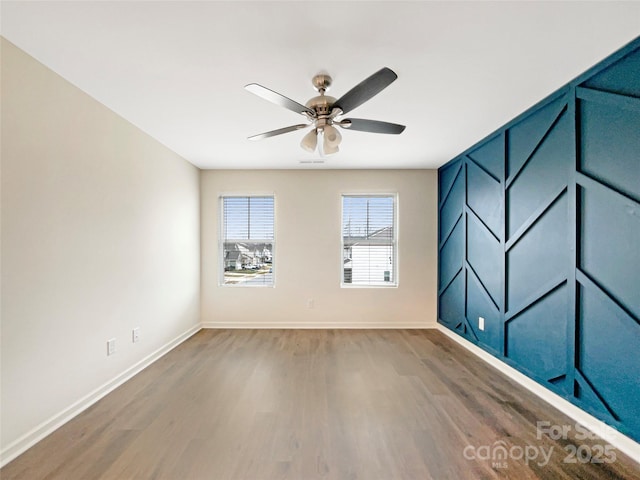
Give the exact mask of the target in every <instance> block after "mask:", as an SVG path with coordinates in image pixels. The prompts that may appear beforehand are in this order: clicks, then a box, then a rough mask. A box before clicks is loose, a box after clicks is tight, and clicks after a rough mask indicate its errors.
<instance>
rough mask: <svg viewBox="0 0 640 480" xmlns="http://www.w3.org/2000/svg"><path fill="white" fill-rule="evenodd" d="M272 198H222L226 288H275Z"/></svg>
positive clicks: (222, 233) (222, 236) (223, 256)
mask: <svg viewBox="0 0 640 480" xmlns="http://www.w3.org/2000/svg"><path fill="white" fill-rule="evenodd" d="M273 204H274V202H273V197H272V196H271V197H266V196H263V197H258V196H255V197H222V225H221V229H220V231H221V235H220V244H221V245H220V250H221V257H220V258H221V259H222V261H221V262H220V263H221V268H222V272H221V278H222V280H221V283H222V284H223V285H241V286H273V265H274V263H273V253H274V245H275V242H274V235H273V230H274V229H273Z"/></svg>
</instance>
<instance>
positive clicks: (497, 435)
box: [0, 330, 640, 480]
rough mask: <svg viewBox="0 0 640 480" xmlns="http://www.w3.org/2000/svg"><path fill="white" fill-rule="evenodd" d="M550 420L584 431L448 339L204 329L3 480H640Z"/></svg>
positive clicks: (394, 333) (21, 460)
mask: <svg viewBox="0 0 640 480" xmlns="http://www.w3.org/2000/svg"><path fill="white" fill-rule="evenodd" d="M537 421H548V422H550V424H552V425H569V426H574V425H575V422H574V421H572V420H570V419H569V418H567V417H565V416H564V415H562V414H561V413H559V412H558V411H556V410H555V409H553V408H551V407H549V406H548V405H547V404H546V403H544V402H543V401H541V400H539V399H538V398H537V397H535V396H534V395H532V394H530V393H529V392H527V391H526V390H524V389H523V388H522V387H520V386H519V385H517V384H515V383H514V382H512V381H511V380H509V379H508V378H507V377H505V376H504V375H502V374H501V373H499V372H498V371H497V370H495V369H494V368H492V367H491V366H488V365H487V364H485V363H483V362H482V361H480V360H478V359H477V358H476V357H475V356H473V355H472V354H471V353H469V352H467V351H466V350H464V349H463V348H462V347H460V346H459V345H457V344H455V343H454V342H452V341H451V340H450V339H448V338H447V337H446V336H445V335H443V334H442V333H440V332H438V331H436V330H202V331H200V332H199V333H197V334H196V335H195V336H193V337H192V338H191V339H189V340H188V341H186V342H185V343H183V344H182V345H180V346H179V347H177V348H176V349H174V350H173V351H172V352H170V353H169V354H167V355H166V356H164V357H163V358H161V359H160V360H158V361H157V362H156V363H154V364H153V365H151V366H150V367H149V368H147V369H146V370H144V371H143V372H141V373H140V374H138V375H137V376H136V377H134V378H133V379H131V380H130V381H129V382H127V383H126V384H124V385H122V386H121V387H120V388H118V389H117V390H115V391H114V392H112V393H111V394H110V395H108V396H106V397H105V398H104V399H102V400H101V401H100V402H98V403H96V404H95V405H94V406H92V407H91V408H89V409H88V410H87V411H85V412H83V413H82V414H81V415H79V416H78V417H76V418H75V419H74V420H72V421H71V422H69V423H68V424H66V425H64V426H63V427H61V428H60V429H59V430H57V431H56V432H54V433H53V434H52V435H50V436H49V437H47V438H45V439H44V440H42V441H41V442H40V443H38V444H37V445H36V446H34V447H33V448H31V449H30V450H29V451H27V452H26V453H24V454H23V455H21V456H20V457H18V458H17V459H16V460H14V461H13V462H11V463H10V464H8V465H7V466H5V468H3V469H2V470H1V471H0V478H2V480H11V479H29V480H31V479H65V480H75V479H79V480H80V479H81V480H89V479H116V480H124V479H171V480H174V479H175V480H183V479H194V480H201V479H202V480H205V479H206V480H226V479H234V480H235V479H237V480H272V479H273V480H284V479H292V480H307V479H309V480H312V479H324V480H330V479H331V480H333V479H336V480H360V479H362V480H378V479H379V480H395V479H407V480H423V479H425V480H427V479H434V480H442V479H445V480H446V479H452V480H463V479H474V480H475V479H503V478H508V479H518V480H525V479H536V478H542V479H553V480H556V479H575V478H580V479H585V480H602V479H639V478H640V466H639V465H638V464H636V463H634V462H633V461H631V460H630V459H629V458H628V457H626V456H625V455H623V454H622V453H621V452H619V451H615V454H616V457H617V458H616V461H615V462H613V463H590V462H588V460H589V459H588V458H587V459H586V460H587V462H588V463H581V461H580V460H582V461H584V460H585V457H584V455H583V456H582V457H581V458H579V459H577V458H576V462H575V463H565V462H564V460H565V458H566V457H567V456H568V455H569V453H570V449H571V447H570V446H571V445H574V446H575V447H579V446H581V445H587V446H588V447H584V448H582V450H581V453H582V454H584V453H585V452H586V451H587V449H589V450H590V451H591V453H596V454H597V453H598V447H597V446H598V445H602V446H604V445H605V444H606V442H605V441H603V440H601V439H594V440H589V441H583V440H577V439H575V429H574V428H572V432H571V433H570V436H569V438H567V439H560V440H558V441H554V440H552V439H551V438H549V436H547V435H542V437H541V438H537V436H536V422H537ZM496 442H499V443H496ZM499 445H502V446H504V447H506V448H507V449H508V450H509V452H510V453H509V454H508V457H507V458H506V459H504V460H500V461H496V460H491V459H484V458H486V455H487V454H491V453H493V452H496V451H497V448H498V446H499ZM541 449H544V452H545V454H547V453H548V452H549V451H550V450H551V454H550V461H549V462H548V463H544V458H543V456H542V450H541ZM525 450H527V451H528V453H529V456H533V454H534V453H537V455H538V456H537V458H535V459H533V460H529V461H526V460H525V459H524V458H518V457H521V454H523V453H524V452H525ZM587 453H588V452H587ZM474 456H475V458H474ZM478 457H479V458H478ZM596 457H597V455H596ZM602 458H604V457H602ZM596 460H597V458H596Z"/></svg>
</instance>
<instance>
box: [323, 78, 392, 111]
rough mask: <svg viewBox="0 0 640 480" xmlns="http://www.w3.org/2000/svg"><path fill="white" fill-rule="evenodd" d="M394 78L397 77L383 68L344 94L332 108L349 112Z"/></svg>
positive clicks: (385, 86) (386, 85)
mask: <svg viewBox="0 0 640 480" xmlns="http://www.w3.org/2000/svg"><path fill="white" fill-rule="evenodd" d="M396 78H398V75H396V74H395V72H394V71H393V70H391V69H390V68H387V67H384V68H382V69H380V70H378V71H377V72H376V73H374V74H373V75H371V76H370V77H369V78H367V79H365V80H363V81H362V82H360V83H359V84H358V85H356V86H355V87H353V88H352V89H351V90H349V91H348V92H347V93H345V94H344V95H343V96H342V97H340V98H339V99H338V100H337V101H336V103H335V104H334V107H339V108H340V110H342V113H347V112H350V111H351V110H353V109H354V108H356V107H359V106H360V105H362V104H363V103H364V102H366V101H367V100H369V99H370V98H372V97H374V96H375V95H377V94H378V93H380V92H381V91H382V90H384V89H385V88H387V87H388V86H389V85H390V84H391V83H392V82H393V81H394V80H395V79H396Z"/></svg>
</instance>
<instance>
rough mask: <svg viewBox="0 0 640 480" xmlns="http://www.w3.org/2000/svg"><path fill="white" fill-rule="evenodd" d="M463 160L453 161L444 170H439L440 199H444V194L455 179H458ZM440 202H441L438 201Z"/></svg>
mask: <svg viewBox="0 0 640 480" xmlns="http://www.w3.org/2000/svg"><path fill="white" fill-rule="evenodd" d="M460 163H462V161H461V160H458V161H457V162H452V163H450V164H448V165H447V166H446V167H445V168H443V169H442V171H440V172H438V183H439V186H440V187H439V190H438V191H439V197H440V198H439V199H440V200H442V198H444V196H445V195H446V194H447V193H448V192H449V189H450V188H451V185H452V184H453V181H454V180H455V179H456V174H457V173H458V170H459V168H460ZM438 203H440V202H438Z"/></svg>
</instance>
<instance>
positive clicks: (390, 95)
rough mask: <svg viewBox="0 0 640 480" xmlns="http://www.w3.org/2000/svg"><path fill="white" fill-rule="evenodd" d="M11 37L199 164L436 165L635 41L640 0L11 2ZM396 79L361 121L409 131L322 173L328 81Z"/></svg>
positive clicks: (338, 90)
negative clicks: (307, 116) (317, 109)
mask: <svg viewBox="0 0 640 480" xmlns="http://www.w3.org/2000/svg"><path fill="white" fill-rule="evenodd" d="M1 8H2V10H1V14H2V20H1V29H2V30H1V31H2V35H3V36H4V37H5V38H7V39H8V40H10V41H11V42H13V43H14V44H16V45H17V46H19V47H20V48H22V49H23V50H25V51H26V52H28V53H29V54H31V55H32V56H34V57H35V58H36V59H38V60H39V61H41V62H42V63H44V64H45V65H47V66H48V67H49V68H51V69H52V70H54V71H55V72H57V73H59V74H60V75H61V76H63V77H64V78H66V79H67V80H69V81H70V82H71V83H73V84H75V85H76V86H78V87H79V88H81V89H82V90H84V91H85V92H87V93H88V94H89V95H91V96H92V97H94V98H96V99H97V100H98V101H100V102H102V103H103V104H104V105H106V106H107V107H109V108H110V109H112V110H114V111H115V112H117V113H118V114H120V115H122V116H123V117H124V118H126V119H127V120H129V121H130V122H131V123H133V124H134V125H137V126H138V127H139V128H141V129H142V130H143V131H145V132H147V133H148V134H149V135H151V136H152V137H154V138H156V139H157V140H159V141H160V142H161V143H163V144H165V145H166V146H168V147H169V148H171V149H172V150H174V151H175V152H177V153H178V154H180V155H181V156H183V157H184V158H186V159H187V160H189V161H190V162H192V163H193V164H195V165H197V166H198V167H201V168H434V167H438V166H440V165H442V164H443V163H445V162H446V161H448V160H450V159H451V158H452V157H454V156H455V155H457V154H458V153H460V152H461V151H463V150H465V149H466V148H467V147H469V146H470V145H471V144H473V143H475V142H476V141H478V140H480V139H482V138H483V137H484V136H486V135H487V134H489V133H491V132H492V131H494V130H495V129H497V128H498V127H499V126H501V125H502V124H504V123H506V122H507V121H509V120H510V119H511V118H513V117H515V116H516V115H518V114H519V113H521V112H522V111H524V110H525V109H526V108H528V107H529V106H531V105H532V104H534V103H536V102H537V101H539V100H541V99H542V98H543V97H545V96H546V95H548V94H549V93H551V92H552V91H554V90H556V89H557V88H558V87H560V86H562V85H563V84H565V83H566V82H568V81H570V80H571V79H573V78H574V77H576V76H577V75H579V74H580V73H582V72H583V71H584V70H586V69H587V68H589V67H590V66H592V65H593V64H595V63H597V62H598V61H600V60H601V59H603V58H604V57H606V56H607V55H608V54H610V53H612V52H613V51H615V50H617V49H618V48H619V47H621V46H623V45H624V44H626V43H628V42H629V41H631V40H632V39H633V38H635V37H636V36H637V35H638V34H640V2H620V3H617V2H615V3H614V2H567V3H561V2H477V1H474V2H391V1H388V2H362V1H351V2H329V1H324V2H308V1H300V2H270V1H260V2H219V1H209V2H184V1H142V2H105V1H102V2H86V1H72V2H56V1H46V2H26V1H23V2H11V1H3V2H2V7H1ZM383 66H388V67H390V68H391V69H392V70H394V71H395V72H396V73H397V74H398V77H399V78H398V80H396V81H395V82H394V83H393V84H392V85H390V86H389V87H388V88H387V89H386V90H384V91H383V92H382V93H380V94H379V95H378V96H376V97H375V98H373V99H371V100H370V101H369V102H367V103H366V104H364V105H362V106H361V107H359V108H358V109H356V110H354V111H353V112H352V115H351V114H350V115H347V116H354V117H358V118H371V119H376V120H385V121H390V122H395V123H402V124H405V125H407V129H406V131H405V132H404V133H403V134H401V135H398V136H395V135H394V136H390V135H375V134H367V133H362V132H349V131H343V142H342V145H341V151H340V153H338V154H337V155H332V156H329V157H326V159H325V163H324V164H317V163H316V164H300V163H299V162H300V160H313V159H319V156H318V154H308V153H306V152H304V151H303V150H302V149H300V147H299V146H298V144H299V142H300V140H301V138H302V136H303V135H304V133H306V130H304V131H297V132H294V133H289V134H286V135H281V136H279V137H273V138H269V139H266V140H262V141H260V142H250V141H248V140H247V139H246V137H247V136H249V135H253V134H257V133H261V132H264V131H267V130H272V129H276V128H280V127H284V126H288V125H293V124H296V123H301V122H300V121H301V120H303V117H301V116H299V115H296V114H295V113H293V112H291V111H288V110H285V109H283V108H281V107H278V106H276V105H273V104H271V103H268V102H266V101H265V100H263V99H261V98H258V97H256V96H254V95H252V94H251V93H249V92H247V91H245V90H244V89H243V88H242V87H243V86H244V85H245V84H247V83H250V82H256V83H260V84H262V85H264V86H266V87H269V88H271V89H273V90H276V91H277V92H280V93H282V94H283V95H286V96H288V97H290V98H292V99H294V100H296V101H298V102H300V103H305V102H306V101H307V100H308V99H309V98H310V97H312V96H314V95H315V91H314V90H313V87H312V85H311V77H312V76H313V75H314V74H315V73H317V72H319V71H325V72H328V73H329V74H330V75H331V76H332V77H333V88H332V89H331V92H330V94H331V95H333V96H335V97H340V96H341V95H342V94H343V93H345V92H346V91H347V90H349V89H350V88H352V87H353V86H354V85H356V84H357V83H359V82H360V81H361V80H363V79H364V78H366V77H367V76H369V75H370V74H372V73H374V72H375V71H377V70H378V69H380V68H381V67H383Z"/></svg>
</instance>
